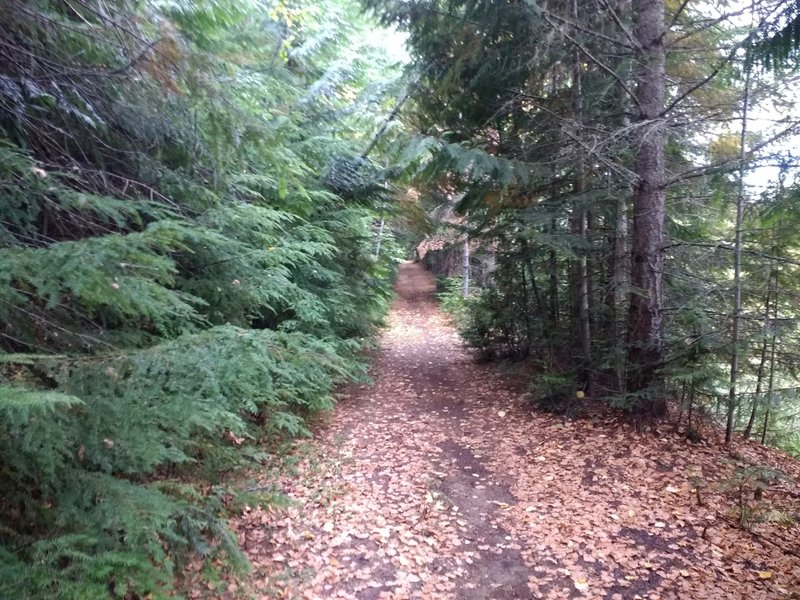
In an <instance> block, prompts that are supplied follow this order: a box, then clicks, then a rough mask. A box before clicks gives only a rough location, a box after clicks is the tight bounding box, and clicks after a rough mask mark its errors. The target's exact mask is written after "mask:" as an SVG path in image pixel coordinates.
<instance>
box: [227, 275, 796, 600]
mask: <svg viewBox="0 0 800 600" xmlns="http://www.w3.org/2000/svg"><path fill="white" fill-rule="evenodd" d="M433 292H434V284H433V280H432V278H431V276H430V275H429V274H428V273H427V272H425V271H424V270H423V269H422V267H420V266H419V265H416V264H411V263H406V264H403V265H402V266H401V269H400V274H399V278H398V282H397V293H398V297H397V299H396V301H395V302H394V304H393V306H392V309H391V313H390V315H389V327H388V328H387V329H386V331H385V332H384V334H383V336H382V338H381V341H380V348H379V351H378V352H377V355H376V360H375V364H374V368H373V371H372V377H373V378H374V383H373V384H371V385H367V386H362V387H360V388H358V389H356V390H355V391H354V393H353V394H352V396H350V397H347V398H345V399H343V400H342V401H341V402H340V403H339V405H338V406H337V408H336V409H335V411H334V412H333V413H332V414H331V415H330V416H329V417H328V418H327V419H326V420H325V421H324V422H323V423H320V424H319V425H318V426H317V427H316V428H315V434H314V437H313V439H311V440H308V441H304V442H301V443H299V444H298V445H297V448H296V451H295V454H294V455H293V458H294V459H295V460H296V464H295V465H294V467H293V471H294V472H293V473H292V474H291V475H287V476H283V477H281V478H280V480H279V482H278V483H279V486H280V487H281V489H282V491H283V492H284V493H285V494H286V495H287V496H288V497H290V498H291V499H292V504H291V505H290V506H288V507H286V508H285V509H272V510H264V509H262V508H252V509H250V510H248V511H247V512H245V513H244V514H243V515H242V517H241V518H240V519H238V520H237V521H235V522H234V523H233V524H232V526H233V528H234V531H236V533H237V535H238V536H239V538H240V542H241V544H242V546H243V548H244V549H245V551H246V552H247V554H248V556H249V558H250V560H251V561H252V563H253V570H252V573H251V576H250V578H249V582H248V587H247V589H236V586H234V585H233V584H232V585H231V587H230V589H229V593H230V596H226V597H237V595H239V594H241V595H244V596H245V597H257V598H309V599H315V598H357V599H363V600H370V599H389V598H395V599H409V598H425V599H428V598H430V599H436V598H448V599H449V598H455V599H464V600H483V599H490V598H491V599H498V600H502V599H509V598H609V599H629V598H630V599H633V598H653V599H655V598H693V599H703V598H709V599H711V598H713V599H721V598H748V599H757V598H783V597H791V596H789V595H788V594H789V593H790V592H791V591H792V590H796V589H798V582H800V564H799V563H800V561H798V559H797V558H796V557H794V556H791V555H787V554H786V553H785V552H782V551H780V550H778V549H775V548H774V547H772V546H766V545H764V544H763V543H761V542H759V540H758V539H756V538H754V537H753V536H752V535H750V534H748V533H746V532H743V531H740V530H738V529H736V528H734V527H732V526H731V525H729V524H728V523H727V522H725V521H723V520H722V515H724V514H726V513H725V509H724V507H723V504H722V503H723V502H724V496H723V495H722V494H721V493H720V494H716V495H715V494H714V493H712V492H711V491H709V492H708V498H707V499H706V501H705V502H703V506H699V505H698V504H697V493H696V492H695V490H694V488H693V483H692V482H696V481H697V480H698V478H702V479H703V481H704V482H707V483H706V484H705V485H708V486H709V488H708V489H709V490H712V489H715V488H713V486H714V482H715V481H717V480H718V479H719V478H720V477H722V476H723V475H724V473H725V469H729V467H725V466H720V464H719V463H720V459H719V458H718V455H719V453H720V451H719V449H718V448H716V447H714V446H704V445H696V446H690V445H688V444H687V442H686V441H685V439H683V438H681V437H680V436H677V435H674V434H672V433H670V432H668V430H667V428H665V432H664V433H663V437H662V434H661V433H658V434H656V435H654V434H652V433H647V434H642V435H639V434H637V433H635V432H634V431H632V430H631V429H630V428H628V427H626V426H623V425H619V424H615V423H612V422H610V421H602V420H600V421H591V420H585V421H569V420H566V419H564V418H561V417H556V416H552V415H545V414H539V413H536V412H535V411H533V410H531V408H530V407H529V405H528V403H527V402H526V399H525V396H526V394H525V389H524V388H522V387H521V386H520V385H518V384H515V383H513V382H512V380H511V379H510V378H508V377H507V376H503V374H502V373H500V372H499V371H498V369H497V367H496V366H493V365H490V364H480V363H477V362H476V361H475V360H474V359H473V357H472V356H471V355H470V354H469V352H468V351H467V350H466V349H465V348H464V346H463V344H462V342H461V340H460V339H459V337H458V335H457V334H456V332H455V330H454V329H453V327H452V326H451V325H450V324H449V323H448V320H447V317H446V316H445V315H443V314H442V313H441V312H440V310H439V308H438V307H437V305H436V303H435V300H434V297H433ZM747 451H748V452H749V451H751V449H750V447H749V446H748V448H747ZM755 451H756V450H753V452H755ZM763 458H764V457H758V456H754V457H753V460H759V459H763ZM712 471H718V472H712ZM265 483H267V481H266V479H265ZM796 531H797V530H795V533H794V534H792V533H791V532H790V533H789V535H796ZM238 597H240V596H238Z"/></svg>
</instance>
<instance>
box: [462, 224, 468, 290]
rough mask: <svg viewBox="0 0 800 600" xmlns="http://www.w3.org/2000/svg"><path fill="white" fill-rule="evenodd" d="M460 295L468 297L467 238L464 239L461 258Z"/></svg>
mask: <svg viewBox="0 0 800 600" xmlns="http://www.w3.org/2000/svg"><path fill="white" fill-rule="evenodd" d="M462 260H463V262H462V293H463V295H464V298H466V297H467V296H469V238H468V237H467V238H464V254H463V257H462Z"/></svg>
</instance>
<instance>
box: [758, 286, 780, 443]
mask: <svg viewBox="0 0 800 600" xmlns="http://www.w3.org/2000/svg"><path fill="white" fill-rule="evenodd" d="M772 318H773V320H774V321H775V322H777V321H778V276H777V275H776V276H775V303H774V304H773V307H772ZM773 327H774V325H773ZM777 341H778V336H777V335H776V334H775V330H774V329H773V333H772V342H771V344H772V348H771V349H770V356H769V385H768V387H767V402H766V407H765V408H764V426H763V429H762V430H761V443H762V444H765V443H766V441H767V430H768V429H769V416H770V411H771V409H772V394H773V393H774V390H775V346H776V344H777Z"/></svg>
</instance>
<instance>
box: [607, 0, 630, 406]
mask: <svg viewBox="0 0 800 600" xmlns="http://www.w3.org/2000/svg"><path fill="white" fill-rule="evenodd" d="M630 12H631V3H630V0H619V1H618V2H617V14H619V15H620V17H621V18H623V19H625V16H626V15H630ZM625 20H626V21H627V19H625ZM626 25H629V23H627V22H626ZM614 70H615V71H616V72H620V73H622V72H624V75H621V81H619V82H617V85H616V90H615V95H616V97H617V101H618V102H619V107H620V117H619V124H620V126H621V127H622V128H623V129H625V128H627V127H628V126H629V125H630V115H629V113H628V111H629V110H630V98H629V97H628V93H627V90H626V89H625V88H626V86H625V84H624V83H623V81H622V80H629V79H630V73H629V68H628V67H626V66H624V62H623V59H619V60H618V61H617V64H616V65H615V69H614ZM628 201H629V198H628V196H627V194H625V193H622V191H621V190H618V192H617V194H616V203H615V205H614V238H613V246H612V249H611V250H612V252H611V261H612V263H611V265H612V266H611V281H610V285H611V298H610V300H611V307H610V309H611V310H610V311H609V313H610V320H611V336H612V339H613V340H614V352H615V356H614V365H615V366H614V370H615V372H616V377H617V392H618V393H620V394H624V393H625V388H626V381H625V354H624V352H625V334H624V332H625V300H626V299H627V294H628V273H629V272H630V255H629V253H628Z"/></svg>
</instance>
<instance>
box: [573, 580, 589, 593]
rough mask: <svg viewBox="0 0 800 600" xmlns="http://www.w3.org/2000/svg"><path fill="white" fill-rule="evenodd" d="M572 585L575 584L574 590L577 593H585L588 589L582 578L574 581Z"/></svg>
mask: <svg viewBox="0 0 800 600" xmlns="http://www.w3.org/2000/svg"><path fill="white" fill-rule="evenodd" d="M573 583H574V584H575V589H576V590H578V591H579V592H585V591H586V590H588V589H589V582H588V581H586V580H585V579H583V578H580V579H576V580H575V581H574V582H573Z"/></svg>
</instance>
